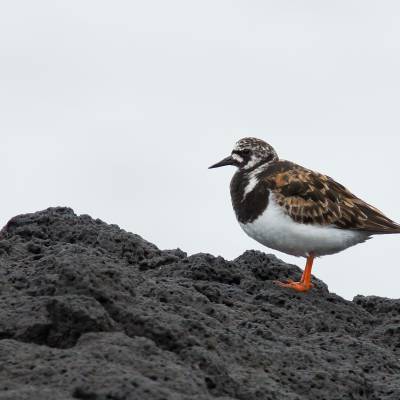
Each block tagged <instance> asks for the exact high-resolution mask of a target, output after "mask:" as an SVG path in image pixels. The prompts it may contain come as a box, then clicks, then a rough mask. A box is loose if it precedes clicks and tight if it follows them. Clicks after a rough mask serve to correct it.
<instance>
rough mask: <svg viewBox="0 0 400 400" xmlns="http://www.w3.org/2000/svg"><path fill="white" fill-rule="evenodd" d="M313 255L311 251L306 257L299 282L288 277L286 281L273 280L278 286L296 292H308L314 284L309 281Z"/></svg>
mask: <svg viewBox="0 0 400 400" xmlns="http://www.w3.org/2000/svg"><path fill="white" fill-rule="evenodd" d="M314 257H315V256H314V254H313V253H311V254H310V255H309V256H308V257H307V263H306V267H305V268H304V272H303V275H302V276H301V279H300V282H294V281H292V280H291V279H288V281H287V282H286V283H285V282H280V281H274V282H275V283H276V284H277V285H279V286H280V287H287V288H290V289H293V290H296V291H297V292H308V291H309V290H310V289H311V288H312V287H313V286H314V285H313V284H312V283H311V269H312V265H313V262H314Z"/></svg>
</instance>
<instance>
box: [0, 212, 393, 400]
mask: <svg viewBox="0 0 400 400" xmlns="http://www.w3.org/2000/svg"><path fill="white" fill-rule="evenodd" d="M300 274H301V270H300V269H299V268H298V267H296V266H293V265H287V264H284V263H283V262H282V261H280V260H278V259H277V258H276V257H274V256H272V255H266V254H263V253H260V252H256V251H247V252H246V253H244V254H243V255H242V256H240V257H239V258H237V259H236V260H234V261H226V260H224V259H222V258H221V257H213V256H211V255H209V254H196V255H193V256H190V257H187V256H186V254H185V253H184V252H182V251H180V250H169V251H161V250H159V249H158V248H157V247H156V246H154V245H152V244H151V243H148V242H146V241H145V240H143V239H142V238H141V237H139V236H137V235H133V234H130V233H127V232H124V231H123V230H121V229H119V228H118V227H117V226H115V225H107V224H105V223H103V222H101V221H99V220H93V219H91V218H90V217H88V216H80V217H78V216H76V215H75V214H74V213H73V211H72V210H70V209H68V208H53V209H48V210H46V211H43V212H38V213H35V214H29V215H22V216H18V217H15V218H13V219H12V220H11V221H10V222H9V223H8V224H7V226H6V227H5V228H4V229H3V230H2V232H1V234H0V339H1V340H0V400H2V399H10V400H11V399H12V400H17V399H18V400H19V399H33V400H35V399H37V400H39V399H40V400H41V399H44V400H46V399H49V400H50V399H65V400H67V399H86V400H87V399H89V400H92V399H104V400H105V399H113V400H123V399H132V400H133V399H143V400H147V399H149V400H150V399H151V400H153V399H154V400H156V399H157V400H172V399H174V400H175V399H177V400H180V399H182V400H183V399H195V400H206V399H219V400H228V399H240V400H256V399H257V400H261V399H276V400H280V399H282V400H283V399H285V400H295V399H298V400H306V399H307V400H308V399H316V400H323V399H326V400H333V399H337V400H339V399H352V400H355V399H371V400H372V399H376V400H381V399H391V400H398V399H400V300H389V299H383V298H378V297H362V296H357V297H356V298H355V299H354V301H353V302H350V301H346V300H344V299H342V298H340V297H339V296H336V295H335V294H332V293H329V291H328V289H327V287H326V285H325V284H324V283H323V282H321V281H318V280H316V279H315V280H314V281H315V283H316V287H315V288H314V290H312V291H311V292H309V293H307V294H304V293H294V292H292V291H290V290H288V289H282V288H280V287H277V286H276V285H274V283H273V280H275V279H285V278H288V277H291V278H293V279H298V278H299V276H300Z"/></svg>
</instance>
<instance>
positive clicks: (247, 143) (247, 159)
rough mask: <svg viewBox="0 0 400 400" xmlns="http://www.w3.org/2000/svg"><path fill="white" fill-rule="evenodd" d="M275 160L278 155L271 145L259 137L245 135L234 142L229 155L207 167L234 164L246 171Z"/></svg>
mask: <svg viewBox="0 0 400 400" xmlns="http://www.w3.org/2000/svg"><path fill="white" fill-rule="evenodd" d="M276 160H278V155H277V154H276V151H275V150H274V148H273V147H272V146H271V145H269V144H268V143H266V142H264V141H263V140H261V139H256V138H252V137H247V138H243V139H240V140H239V141H238V142H236V144H235V147H234V148H233V150H232V153H231V155H230V156H228V157H226V158H224V159H223V160H221V161H220V162H217V163H216V164H214V165H211V167H209V168H218V167H223V166H225V165H234V166H235V167H238V168H239V169H242V170H245V171H246V170H252V169H253V168H254V167H257V166H259V165H261V164H265V163H269V162H271V161H276Z"/></svg>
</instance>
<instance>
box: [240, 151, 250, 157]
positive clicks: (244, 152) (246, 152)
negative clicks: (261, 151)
mask: <svg viewBox="0 0 400 400" xmlns="http://www.w3.org/2000/svg"><path fill="white" fill-rule="evenodd" d="M241 153H242V154H243V155H245V156H246V155H248V154H250V149H243V150H242V151H241Z"/></svg>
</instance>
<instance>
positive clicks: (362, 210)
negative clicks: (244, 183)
mask: <svg viewBox="0 0 400 400" xmlns="http://www.w3.org/2000/svg"><path fill="white" fill-rule="evenodd" d="M263 178H264V179H265V181H266V183H267V186H268V187H269V189H270V190H271V191H272V192H273V193H274V195H275V199H276V201H277V202H278V204H280V205H281V206H282V207H284V209H285V210H286V212H287V214H288V215H290V216H291V218H293V220H295V221H297V222H302V223H306V224H310V223H314V224H320V225H334V226H336V227H338V228H342V229H355V230H360V231H365V232H369V233H371V234H379V233H400V225H398V224H396V223H395V222H393V221H392V220H391V219H389V218H387V217H386V216H385V215H384V214H383V213H382V212H381V211H379V210H378V209H376V208H375V207H372V206H371V205H369V204H367V203H365V202H364V201H363V200H361V199H359V198H358V197H356V196H355V195H354V194H352V193H351V192H349V191H348V190H347V189H346V188H345V187H344V186H342V185H341V184H340V183H337V182H336V181H334V180H333V179H332V178H330V177H329V176H326V175H322V174H319V173H317V172H314V171H311V170H308V169H306V168H303V167H301V166H299V165H296V164H293V163H291V162H288V161H278V162H276V163H274V164H273V165H271V167H270V168H268V169H267V170H266V171H265V175H264V177H263Z"/></svg>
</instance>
